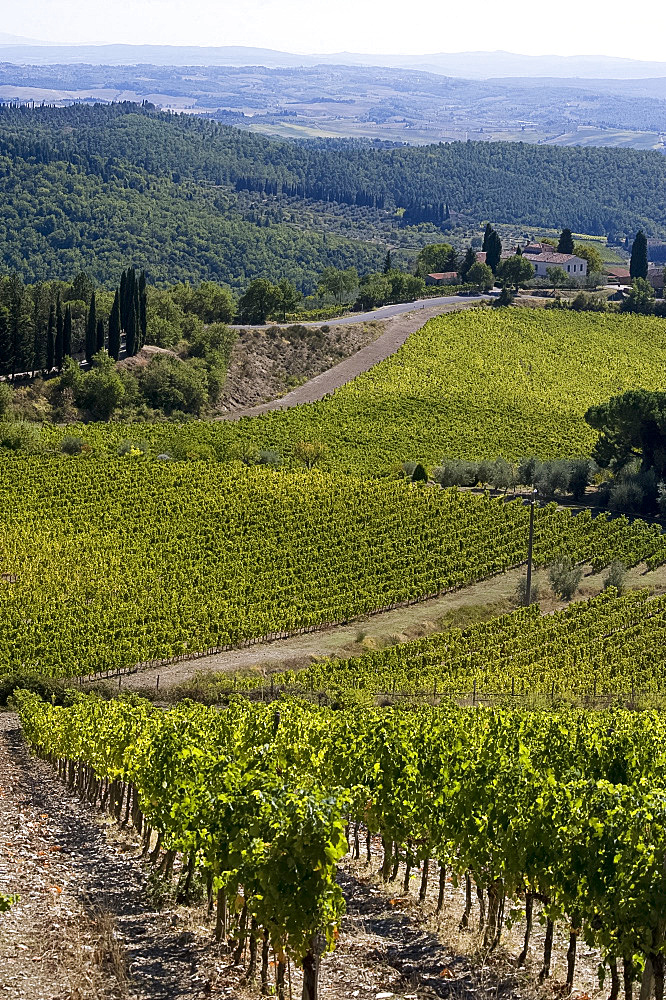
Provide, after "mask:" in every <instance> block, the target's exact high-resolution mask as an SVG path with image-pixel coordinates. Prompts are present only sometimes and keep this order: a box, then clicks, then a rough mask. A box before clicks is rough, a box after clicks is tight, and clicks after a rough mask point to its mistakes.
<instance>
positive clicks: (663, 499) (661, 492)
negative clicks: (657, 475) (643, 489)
mask: <svg viewBox="0 0 666 1000" xmlns="http://www.w3.org/2000/svg"><path fill="white" fill-rule="evenodd" d="M657 503H658V505H659V513H660V514H661V516H662V517H665V516H666V483H663V482H662V483H659V486H658V487H657Z"/></svg>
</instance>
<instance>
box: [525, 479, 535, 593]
mask: <svg viewBox="0 0 666 1000" xmlns="http://www.w3.org/2000/svg"><path fill="white" fill-rule="evenodd" d="M536 498H537V491H536V490H534V491H533V493H532V499H531V501H530V537H529V541H528V543H527V586H526V587H525V607H528V608H529V606H530V604H531V603H532V549H533V547H534V505H535V503H536Z"/></svg>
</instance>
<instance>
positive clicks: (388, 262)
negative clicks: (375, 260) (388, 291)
mask: <svg viewBox="0 0 666 1000" xmlns="http://www.w3.org/2000/svg"><path fill="white" fill-rule="evenodd" d="M392 267H393V257H392V254H391V251H390V250H387V251H386V257H384V274H388V273H389V271H390V270H391V268H392Z"/></svg>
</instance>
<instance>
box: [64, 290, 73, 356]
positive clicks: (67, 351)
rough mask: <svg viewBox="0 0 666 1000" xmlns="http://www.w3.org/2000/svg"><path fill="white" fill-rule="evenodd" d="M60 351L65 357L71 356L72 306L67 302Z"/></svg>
mask: <svg viewBox="0 0 666 1000" xmlns="http://www.w3.org/2000/svg"><path fill="white" fill-rule="evenodd" d="M62 353H63V357H65V358H71V356H72V307H71V306H70V305H69V303H67V305H66V306H65V319H64V322H63V324H62Z"/></svg>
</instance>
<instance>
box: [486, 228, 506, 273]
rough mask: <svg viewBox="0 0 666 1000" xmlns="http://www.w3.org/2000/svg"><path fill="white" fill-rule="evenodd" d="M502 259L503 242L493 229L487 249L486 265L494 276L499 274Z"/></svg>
mask: <svg viewBox="0 0 666 1000" xmlns="http://www.w3.org/2000/svg"><path fill="white" fill-rule="evenodd" d="M501 257H502V241H501V239H500V238H499V236H498V235H497V233H496V232H495V230H494V229H493V230H492V232H491V233H490V236H489V237H488V245H487V247H486V264H487V265H488V267H489V268H490V270H491V271H492V272H493V274H497V268H498V267H499V262H500V259H501Z"/></svg>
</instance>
